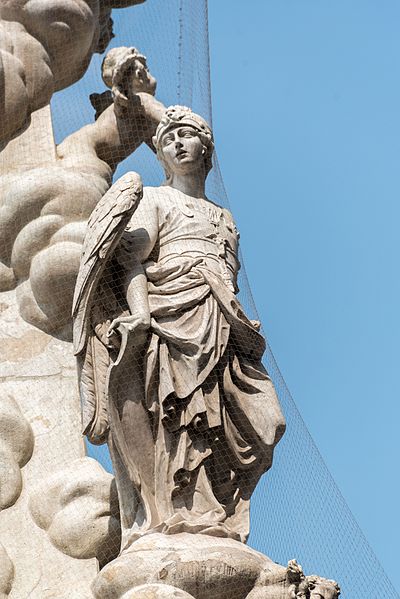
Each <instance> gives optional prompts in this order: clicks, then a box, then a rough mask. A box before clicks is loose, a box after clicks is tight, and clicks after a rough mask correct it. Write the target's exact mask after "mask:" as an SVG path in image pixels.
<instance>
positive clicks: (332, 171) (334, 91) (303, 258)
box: [209, 0, 400, 588]
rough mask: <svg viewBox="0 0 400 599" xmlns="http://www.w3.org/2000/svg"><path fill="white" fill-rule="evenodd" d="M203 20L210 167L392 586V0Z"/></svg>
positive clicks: (396, 348)
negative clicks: (219, 178) (212, 142)
mask: <svg viewBox="0 0 400 599" xmlns="http://www.w3.org/2000/svg"><path fill="white" fill-rule="evenodd" d="M209 26H210V44H211V75H212V98H213V116H214V131H215V136H216V141H217V148H218V153H219V161H220V164H221V170H222V174H223V178H224V182H225V186H226V188H227V191H228V195H229V199H230V203H231V208H232V211H233V213H234V215H235V218H236V220H237V222H238V225H239V228H240V230H241V242H242V250H243V254H244V257H245V263H246V268H247V274H248V276H249V280H250V285H251V288H252V291H253V294H254V298H255V302H256V305H257V307H258V310H259V313H260V317H261V319H262V321H263V325H264V328H265V330H266V332H267V335H268V339H269V342H270V345H271V347H272V350H273V352H274V354H275V357H276V359H277V362H278V365H279V367H280V369H281V371H282V374H283V376H284V378H285V380H286V382H287V384H288V387H289V389H290V391H291V392H292V395H293V396H294V399H295V401H296V403H297V405H298V407H299V409H300V411H301V414H302V416H303V418H304V419H305V421H306V424H307V426H308V428H309V430H310V432H311V434H312V436H313V438H314V440H315V441H316V443H317V445H318V447H319V449H320V451H321V453H322V455H323V457H324V459H325V461H326V463H327V465H328V467H329V469H330V471H331V472H332V474H333V476H334V478H335V480H336V482H337V483H338V485H339V487H340V489H341V491H342V493H343V494H344V496H345V498H346V500H347V503H348V504H349V506H350V508H351V510H352V511H353V514H354V515H355V517H356V519H357V520H358V522H359V524H360V525H361V528H362V529H363V531H364V533H365V535H366V537H367V538H368V540H369V542H370V544H371V545H372V547H373V549H374V551H375V552H376V554H377V556H378V557H379V559H380V561H381V562H382V564H383V566H384V567H385V569H386V571H387V573H388V574H389V576H390V578H391V579H392V581H393V582H394V584H395V585H396V588H399V583H398V546H399V535H400V524H399V506H400V484H399V477H400V468H399V457H400V435H399V424H400V401H399V398H400V380H399V374H400V368H399V361H400V344H399V340H400V279H399V261H400V234H399V228H400V168H399V167H400V112H399V108H400V35H399V31H400V3H399V2H398V0H385V2H382V1H379V0H374V1H372V0H351V1H349V0H335V2H332V1H328V0H251V1H250V2H243V1H242V0H230V1H229V2H222V1H221V0H211V1H210V2H209ZM311 491H312V490H311Z"/></svg>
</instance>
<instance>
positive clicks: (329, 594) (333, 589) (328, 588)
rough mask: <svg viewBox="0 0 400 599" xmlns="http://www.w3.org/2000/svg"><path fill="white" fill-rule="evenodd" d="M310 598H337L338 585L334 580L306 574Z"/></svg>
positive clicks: (338, 593)
mask: <svg viewBox="0 0 400 599" xmlns="http://www.w3.org/2000/svg"><path fill="white" fill-rule="evenodd" d="M307 582H308V587H309V592H310V599H338V597H339V595H340V587H339V585H338V583H337V582H335V581H334V580H328V579H327V578H322V577H321V576H307Z"/></svg>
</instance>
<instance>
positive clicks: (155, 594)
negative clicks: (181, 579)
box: [121, 584, 194, 599]
mask: <svg viewBox="0 0 400 599" xmlns="http://www.w3.org/2000/svg"><path fill="white" fill-rule="evenodd" d="M121 599H194V597H193V595H189V593H185V591H181V590H179V589H176V588H173V587H170V586H169V585H166V584H144V585H143V586H140V587H137V588H136V589H135V590H134V591H129V592H128V593H126V594H125V595H123V596H122V597H121Z"/></svg>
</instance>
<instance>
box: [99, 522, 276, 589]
mask: <svg viewBox="0 0 400 599" xmlns="http://www.w3.org/2000/svg"><path fill="white" fill-rule="evenodd" d="M262 571H268V572H269V573H270V575H271V576H272V575H273V574H274V573H276V572H278V574H279V575H281V577H283V578H285V575H286V568H283V567H282V566H278V565H277V564H274V563H273V562H272V561H271V560H269V559H268V558H267V557H266V556H264V555H262V554H261V553H258V552H257V551H254V550H253V549H250V548H249V547H247V546H246V545H244V544H243V543H240V542H238V541H234V540H232V539H224V538H217V537H210V536H208V535H201V534H198V535H192V534H188V533H181V534H174V535H163V534H157V533H154V534H150V535H145V536H144V537H142V538H141V539H139V540H138V541H135V543H133V545H132V546H131V547H130V548H129V549H128V550H126V551H124V552H123V553H122V555H121V556H120V557H119V558H117V559H116V560H114V561H113V562H111V563H110V564H108V565H107V566H106V567H105V568H103V570H102V571H101V572H100V574H99V575H98V577H97V579H96V582H95V584H94V586H93V592H94V596H95V597H96V599H121V598H122V597H124V599H125V595H127V597H130V595H129V594H128V593H132V592H133V591H134V590H136V591H137V592H139V591H138V589H137V587H139V588H140V587H141V585H145V584H149V585H151V584H154V583H158V584H159V583H162V584H166V585H170V586H171V587H173V588H177V589H180V590H183V591H185V592H186V593H189V595H192V596H193V597H195V598H196V599H210V598H211V597H212V598H213V599H232V598H233V597H234V598H235V599H245V598H246V597H247V596H248V594H249V593H250V591H251V590H252V589H253V587H254V585H255V584H256V582H257V579H258V577H259V576H260V573H261V572H262ZM136 596H137V597H140V594H138V595H135V594H133V595H132V597H136ZM150 596H151V595H150ZM161 596H163V595H161ZM165 596H168V595H165ZM171 596H172V597H173V596H174V595H171ZM178 596H179V595H178ZM155 597H157V595H155ZM285 599H286V598H285Z"/></svg>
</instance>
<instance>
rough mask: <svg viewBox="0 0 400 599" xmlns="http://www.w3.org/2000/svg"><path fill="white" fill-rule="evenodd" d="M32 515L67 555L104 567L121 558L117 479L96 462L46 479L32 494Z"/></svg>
mask: <svg viewBox="0 0 400 599" xmlns="http://www.w3.org/2000/svg"><path fill="white" fill-rule="evenodd" d="M30 511H31V514H32V516H33V519H34V521H35V522H36V524H37V525H38V526H40V528H43V529H44V530H46V531H47V534H48V536H49V538H50V540H51V542H52V543H53V545H55V546H56V547H57V548H58V549H59V550H60V551H62V552H63V553H66V554H67V555H70V556H71V557H75V558H81V559H85V558H91V557H96V558H97V559H98V560H99V562H100V565H104V564H105V563H108V562H109V561H110V560H111V559H113V558H114V557H116V556H117V555H118V552H119V548H120V540H121V531H120V523H119V508H118V497H117V492H116V488H115V483H114V478H113V477H112V476H111V474H108V473H107V472H106V471H105V470H104V469H103V468H102V466H101V465H100V464H99V463H98V462H97V461H96V460H93V459H91V458H81V459H79V460H75V461H74V462H72V463H71V464H70V466H69V467H68V468H65V469H64V470H61V471H59V472H57V473H56V474H54V475H52V476H50V477H49V478H48V479H46V480H45V481H44V482H43V483H41V484H40V485H39V486H38V487H37V488H36V489H34V491H33V492H32V495H31V498H30Z"/></svg>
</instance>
